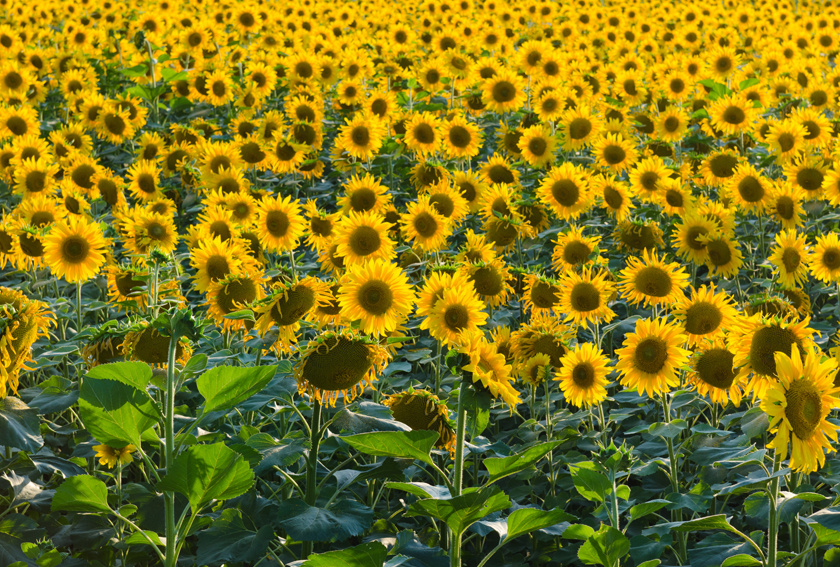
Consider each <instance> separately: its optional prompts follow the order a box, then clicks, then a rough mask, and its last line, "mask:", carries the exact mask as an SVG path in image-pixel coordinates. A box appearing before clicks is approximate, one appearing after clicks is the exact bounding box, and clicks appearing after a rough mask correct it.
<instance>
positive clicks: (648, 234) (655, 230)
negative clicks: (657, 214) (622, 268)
mask: <svg viewBox="0 0 840 567" xmlns="http://www.w3.org/2000/svg"><path fill="white" fill-rule="evenodd" d="M612 236H613V242H614V243H615V245H616V246H617V247H618V248H619V249H625V250H634V251H636V252H641V251H642V250H655V249H656V248H659V247H660V246H663V245H664V244H665V242H664V240H662V229H661V228H659V226H658V225H657V224H656V223H655V222H653V221H642V220H635V219H634V220H627V219H625V220H622V221H619V222H618V223H617V224H616V227H615V230H614V231H613V235H612Z"/></svg>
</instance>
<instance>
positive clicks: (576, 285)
mask: <svg viewBox="0 0 840 567" xmlns="http://www.w3.org/2000/svg"><path fill="white" fill-rule="evenodd" d="M606 276H607V274H606V272H604V271H602V270H598V271H595V272H593V271H592V270H591V269H589V268H583V269H582V270H581V273H580V274H578V273H576V272H567V273H566V274H565V275H564V276H563V278H562V280H561V282H560V305H559V308H558V310H559V311H560V312H562V313H566V318H565V321H573V322H574V324H575V325H585V324H586V323H587V322H592V323H593V324H599V323H606V322H609V321H610V320H612V318H613V317H615V312H614V311H613V310H612V309H610V308H609V305H608V304H609V301H610V299H611V297H612V295H613V294H614V293H615V284H614V283H613V282H611V281H609V280H608V279H607V277H606Z"/></svg>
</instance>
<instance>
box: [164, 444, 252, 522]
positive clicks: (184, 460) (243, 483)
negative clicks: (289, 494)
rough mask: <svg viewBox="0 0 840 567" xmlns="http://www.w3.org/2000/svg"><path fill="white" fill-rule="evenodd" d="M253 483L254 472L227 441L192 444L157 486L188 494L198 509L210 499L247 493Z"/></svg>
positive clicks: (195, 509)
mask: <svg viewBox="0 0 840 567" xmlns="http://www.w3.org/2000/svg"><path fill="white" fill-rule="evenodd" d="M253 483H254V471H252V470H251V468H250V467H249V466H248V463H247V462H245V460H244V459H243V458H242V455H240V454H239V453H237V452H236V451H234V450H233V449H231V448H229V447H227V446H226V445H225V444H224V443H214V444H213V445H193V446H192V447H190V448H189V449H187V450H186V451H184V452H183V453H181V454H180V455H178V457H176V458H175V462H174V463H173V464H172V467H171V468H170V470H169V471H167V473H166V476H165V477H163V479H161V481H160V482H159V483H158V485H157V489H158V490H161V491H165V490H172V491H175V492H180V493H181V494H183V495H185V496H186V497H187V499H188V500H189V501H190V506H191V507H192V509H193V511H194V512H196V511H198V510H199V509H201V508H202V507H203V506H204V505H205V504H207V503H209V502H210V501H211V500H227V499H229V498H236V497H237V496H241V495H243V494H245V492H246V491H247V490H248V489H249V488H251V485H252V484H253Z"/></svg>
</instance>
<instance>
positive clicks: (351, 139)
mask: <svg viewBox="0 0 840 567" xmlns="http://www.w3.org/2000/svg"><path fill="white" fill-rule="evenodd" d="M345 122H346V124H345V125H344V126H342V127H341V130H340V131H339V134H338V139H339V142H338V143H339V145H340V147H341V148H342V149H343V150H344V151H346V152H347V153H348V154H350V155H351V156H352V157H355V158H357V159H363V160H367V159H371V158H373V157H374V156H375V155H376V154H377V153H378V152H379V148H380V147H381V146H382V142H383V140H384V138H385V135H386V129H385V126H384V125H382V123H381V121H380V120H379V119H378V118H373V117H370V116H367V115H365V114H362V113H357V114H356V115H355V116H354V117H353V118H352V119H349V118H348V119H346V120H345Z"/></svg>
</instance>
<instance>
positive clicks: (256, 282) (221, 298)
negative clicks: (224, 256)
mask: <svg viewBox="0 0 840 567" xmlns="http://www.w3.org/2000/svg"><path fill="white" fill-rule="evenodd" d="M264 295H265V292H264V291H263V286H262V281H261V277H260V276H259V275H257V274H248V273H244V274H238V275H237V274H228V275H227V276H225V277H224V278H222V279H220V280H216V281H212V282H210V287H209V288H207V301H206V302H205V304H206V305H207V312H208V313H209V315H210V317H211V318H212V319H213V320H214V321H215V322H216V324H217V325H219V326H221V327H222V328H223V329H225V330H226V331H238V330H247V329H250V327H249V326H248V323H249V322H248V321H247V320H246V319H228V318H227V317H226V316H227V315H229V314H231V313H233V312H235V311H240V310H244V309H246V308H248V307H249V306H250V305H251V304H252V303H253V302H255V301H259V300H260V299H262V298H263V296H264Z"/></svg>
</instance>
